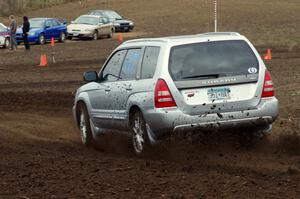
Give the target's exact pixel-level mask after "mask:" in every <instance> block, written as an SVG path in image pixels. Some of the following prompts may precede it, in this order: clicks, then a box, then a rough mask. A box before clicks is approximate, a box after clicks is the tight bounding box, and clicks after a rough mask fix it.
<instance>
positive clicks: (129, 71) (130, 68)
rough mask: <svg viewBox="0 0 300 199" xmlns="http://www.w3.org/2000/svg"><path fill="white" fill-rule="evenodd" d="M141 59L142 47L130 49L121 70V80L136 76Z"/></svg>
mask: <svg viewBox="0 0 300 199" xmlns="http://www.w3.org/2000/svg"><path fill="white" fill-rule="evenodd" d="M140 59H141V49H129V50H128V52H127V54H126V57H125V60H124V63H123V66H122V70H121V74H120V77H121V80H130V79H135V78H136V71H137V68H138V65H139V63H140Z"/></svg>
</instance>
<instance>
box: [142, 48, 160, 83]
mask: <svg viewBox="0 0 300 199" xmlns="http://www.w3.org/2000/svg"><path fill="white" fill-rule="evenodd" d="M159 52H160V47H147V48H146V50H145V54H144V58H143V63H142V71H141V79H149V78H152V77H153V75H154V72H155V69H156V65H157V60H158V55H159Z"/></svg>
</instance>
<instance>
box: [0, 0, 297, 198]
mask: <svg viewBox="0 0 300 199" xmlns="http://www.w3.org/2000/svg"><path fill="white" fill-rule="evenodd" d="M83 2H84V4H83V5H79V4H68V5H66V6H61V7H52V8H48V9H44V10H37V11H32V12H29V13H28V14H29V15H32V16H37V15H39V14H41V13H43V15H45V14H49V15H53V10H55V11H56V13H57V14H58V15H59V14H61V13H69V14H67V15H68V16H66V17H68V18H73V17H75V14H74V13H72V12H70V10H71V9H74V8H77V9H78V10H80V12H84V11H86V10H89V9H91V8H93V7H96V6H98V7H100V6H103V7H112V8H115V9H118V10H121V11H123V12H124V15H128V16H130V17H131V18H132V19H134V20H136V21H137V29H136V30H135V31H134V32H132V33H128V34H125V35H124V37H125V39H129V38H136V37H142V36H161V35H167V34H172V35H176V34H183V33H194V32H196V28H195V25H194V24H193V21H195V18H196V16H197V15H196V13H197V8H201V6H202V7H203V9H204V8H207V7H208V3H207V2H208V1H201V2H202V3H201V5H200V4H197V5H198V7H197V6H196V8H193V3H194V4H196V3H197V1H196V0H194V1H189V3H186V4H184V5H183V4H182V1H179V0H176V1H173V3H174V4H176V5H177V7H178V6H182V10H181V11H180V13H181V14H184V11H187V10H189V14H190V15H191V18H190V19H189V20H188V21H187V23H185V24H184V25H183V26H179V27H180V28H175V27H174V26H176V25H182V24H183V21H182V19H181V18H180V15H178V16H176V15H175V14H174V8H175V7H176V5H173V4H170V6H169V7H168V6H167V4H168V3H170V2H169V1H166V2H165V4H164V5H163V6H161V7H162V8H161V9H159V10H154V11H153V13H152V12H150V11H145V9H141V8H144V7H143V6H146V7H147V8H149V7H150V8H153V9H154V8H155V5H158V1H156V0H155V1H141V0H139V1H129V0H124V1H116V0H112V1H110V2H108V1H94V0H86V1H83ZM117 2H120V3H117ZM150 2H152V3H150ZM191 2H193V3H191ZM245 2H246V1H245ZM245 2H241V3H240V7H241V8H244V7H249V9H248V10H247V12H246V13H243V12H239V13H238V15H237V16H238V17H241V16H243V15H245V17H246V18H245V19H244V20H247V19H248V18H247V16H248V15H247V14H249V15H250V14H251V11H253V12H254V10H253V6H254V5H253V4H252V3H249V4H247V3H245ZM274 2H275V3H274V4H273V5H272V6H271V8H270V7H269V8H270V10H268V13H269V12H270V13H273V12H276V11H277V10H279V9H280V7H283V5H281V4H280V1H274ZM230 3H232V2H231V1H228V4H225V3H224V8H222V9H223V10H224V12H225V13H226V14H228V16H229V17H231V15H230V11H229V10H228V9H229V8H228V5H229V4H230ZM298 4H299V3H298ZM298 4H297V2H296V1H287V3H286V4H285V6H286V7H287V9H290V12H291V14H290V15H289V16H287V15H283V14H282V13H280V15H283V17H284V18H281V21H288V19H289V17H290V18H293V17H297V16H298V21H297V20H296V21H293V22H291V21H289V23H287V24H285V25H284V26H285V27H288V28H290V29H288V30H286V29H284V28H282V27H281V26H280V24H279V22H278V21H276V20H271V19H270V18H269V17H267V18H265V16H264V15H262V14H259V15H257V16H256V17H255V20H250V22H249V26H250V28H249V27H248V26H245V24H244V22H243V24H242V25H241V26H238V25H237V24H238V21H237V19H234V22H232V24H228V23H227V22H226V23H225V22H224V21H225V19H226V21H227V20H229V19H227V18H225V19H224V20H223V22H222V21H221V22H222V23H224V26H222V28H223V29H224V30H229V29H230V30H232V29H234V30H235V31H240V32H241V33H243V34H246V35H247V34H248V35H249V37H250V38H252V39H253V40H254V42H255V44H256V47H257V48H258V50H259V51H260V53H264V52H265V51H266V48H267V47H271V49H272V54H273V60H271V61H268V62H266V64H267V66H268V68H269V70H270V71H271V74H272V77H273V81H274V83H275V87H276V96H277V97H278V99H279V101H280V116H279V118H278V119H277V121H276V122H275V124H274V131H273V134H272V135H271V136H270V137H269V138H268V139H267V140H258V141H256V142H254V143H251V144H249V143H245V142H241V141H240V139H239V136H237V135H238V133H239V132H222V133H219V134H212V135H206V136H202V137H201V139H196V140H195V139H193V140H191V139H190V138H187V139H183V140H182V139H179V138H178V137H176V136H175V137H172V138H171V139H169V140H166V141H165V142H163V143H162V144H161V145H159V146H157V148H156V149H155V150H154V151H153V153H152V154H149V155H148V156H147V157H142V158H141V157H139V158H138V157H135V156H134V155H133V154H132V151H131V148H130V146H129V143H130V140H129V137H127V136H126V135H109V136H105V137H100V138H99V141H98V142H99V148H98V149H96V150H95V149H87V148H85V147H83V146H82V145H81V143H80V139H79V134H78V130H77V128H76V127H75V125H74V124H73V121H72V113H71V107H72V104H73V97H74V91H75V89H76V88H77V87H78V86H80V85H81V84H83V82H82V73H83V72H84V71H87V70H99V69H100V67H101V64H102V63H103V62H104V60H105V58H106V57H107V56H108V55H109V53H110V52H111V51H112V49H114V48H115V47H116V46H117V45H118V41H117V39H116V35H115V37H114V38H113V39H101V40H98V41H67V42H66V43H64V44H56V46H55V56H56V60H57V64H55V65H54V64H52V63H51V60H50V59H49V67H47V68H40V67H38V65H39V56H40V54H41V52H46V53H47V54H48V56H50V54H51V52H52V49H51V46H50V45H45V46H38V45H34V46H32V50H31V52H30V53H25V52H24V49H22V48H20V49H19V50H18V51H17V52H15V53H11V52H9V51H7V50H2V49H1V50H0V80H1V81H0V113H1V114H0V121H1V122H0V198H3V199H6V198H8V199H10V198H42V197H43V198H299V197H300V156H299V155H300V132H299V129H300V103H299V101H300V93H299V89H300V80H299V79H300V68H299V63H300V46H299V38H300V37H299V35H295V36H294V37H292V38H290V39H286V38H285V40H284V39H279V40H280V41H278V40H274V42H273V43H272V42H271V41H272V40H271V39H272V38H276V37H278V36H280V35H281V36H283V35H286V34H288V35H293V32H294V31H297V30H298V29H299V26H297V23H298V24H299V18H300V17H299V14H298V15H295V14H294V7H293V6H294V5H298ZM266 5H269V4H268V3H265V4H264V5H260V6H266ZM127 6H132V9H129V10H126V8H127ZM205 6H206V7H205ZM226 6H227V7H226ZM269 6H270V5H269ZM225 8H226V9H225ZM172 9H173V11H172ZM258 9H262V8H261V7H260V8H258ZM133 10H134V11H135V12H133ZM204 10H205V9H204ZM232 10H234V11H236V10H237V8H232ZM283 12H287V11H283ZM203 13H204V14H203V16H207V17H208V13H207V12H204V11H203ZM78 14H81V13H78ZM73 15H74V16H73ZM224 15H225V14H224ZM146 16H147V17H146ZM157 16H164V18H163V19H159V17H157ZM184 16H186V15H184ZM151 17H152V18H151ZM153 18H154V19H155V20H156V22H157V21H159V20H161V21H159V24H158V25H157V26H153V25H154V24H155V21H153ZM264 19H267V24H269V25H266V30H268V31H269V30H272V29H274V30H275V29H276V31H274V34H272V33H270V32H269V33H264V34H262V37H264V36H266V35H267V34H270V35H271V38H268V39H267V40H266V41H264V40H263V39H262V38H261V37H259V36H258V35H259V34H258V33H253V32H255V31H253V29H251V27H257V26H259V25H257V21H264ZM201 20H202V19H201ZM203 20H205V19H203ZM166 21H169V22H170V23H166ZM195 23H196V24H197V23H200V22H195ZM162 24H163V25H162ZM152 26H153V27H152ZM207 26H209V24H208V25H207ZM267 26H270V27H267ZM200 27H201V26H200ZM205 27H206V26H205V25H203V27H202V29H203V28H205ZM291 27H292V28H291ZM278 28H282V30H278ZM255 30H258V32H259V31H261V30H260V29H255ZM205 31H206V30H205ZM298 34H299V31H298ZM297 39H298V40H297ZM295 42H296V43H295ZM297 42H298V43H297ZM269 44H272V45H269Z"/></svg>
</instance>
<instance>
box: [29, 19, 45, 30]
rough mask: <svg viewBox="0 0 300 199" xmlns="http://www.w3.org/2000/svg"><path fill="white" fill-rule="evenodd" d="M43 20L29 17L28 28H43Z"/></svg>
mask: <svg viewBox="0 0 300 199" xmlns="http://www.w3.org/2000/svg"><path fill="white" fill-rule="evenodd" d="M44 22H45V20H41V19H30V20H29V23H30V28H43V27H44Z"/></svg>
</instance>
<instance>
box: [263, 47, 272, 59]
mask: <svg viewBox="0 0 300 199" xmlns="http://www.w3.org/2000/svg"><path fill="white" fill-rule="evenodd" d="M271 59H272V55H271V49H270V48H268V50H267V54H266V55H265V56H264V60H271Z"/></svg>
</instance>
